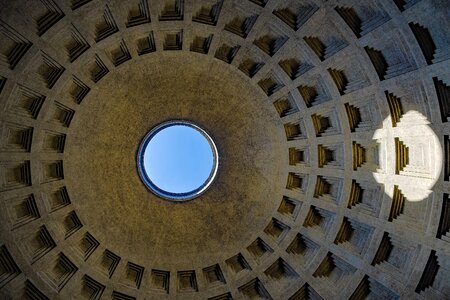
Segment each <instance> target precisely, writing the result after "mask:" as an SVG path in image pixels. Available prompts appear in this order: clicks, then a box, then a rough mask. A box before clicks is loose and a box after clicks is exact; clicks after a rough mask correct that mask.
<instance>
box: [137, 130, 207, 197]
mask: <svg viewBox="0 0 450 300" xmlns="http://www.w3.org/2000/svg"><path fill="white" fill-rule="evenodd" d="M213 164H214V156H213V153H212V150H211V146H210V145H209V143H208V140H207V139H206V138H205V137H204V136H203V134H201V133H200V132H199V131H197V130H196V129H195V128H192V127H190V126H184V125H173V126H169V127H166V128H164V129H162V130H160V131H159V132H158V133H156V135H155V136H153V137H152V139H151V140H150V142H149V143H148V145H147V148H146V149H145V151H144V168H145V171H146V173H147V175H148V177H149V178H150V179H151V180H152V182H153V183H154V184H155V185H156V186H158V187H159V188H160V189H163V190H165V191H167V192H171V193H186V192H190V191H192V190H195V189H196V188H198V187H200V186H201V185H202V184H203V183H205V181H206V180H207V179H208V177H209V175H210V174H211V169H212V167H213Z"/></svg>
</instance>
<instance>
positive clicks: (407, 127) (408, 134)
mask: <svg viewBox="0 0 450 300" xmlns="http://www.w3.org/2000/svg"><path fill="white" fill-rule="evenodd" d="M391 124H392V123H391V119H390V117H388V118H386V119H385V120H384V121H383V128H382V129H378V130H376V131H375V133H374V135H373V139H374V140H376V142H377V143H378V144H379V149H380V151H379V153H378V154H379V158H378V161H379V165H380V167H381V168H380V169H379V170H377V172H375V173H373V176H374V178H375V180H376V181H377V182H379V183H385V184H386V185H397V186H398V187H399V189H400V190H401V191H402V194H403V195H404V196H405V197H406V199H407V201H411V202H418V201H422V200H424V199H426V198H428V197H429V195H430V194H431V192H432V190H433V187H434V184H435V183H436V181H437V180H438V178H439V176H440V172H441V169H442V163H443V154H442V150H441V149H442V147H441V145H440V142H439V138H438V136H437V135H436V133H435V132H434V130H433V129H432V128H431V127H430V122H429V121H428V120H427V118H426V117H425V116H424V115H422V114H421V113H420V112H417V111H413V110H410V111H408V112H406V113H405V114H404V115H403V116H402V120H401V122H400V123H398V124H397V126H396V127H392V125H391ZM396 141H397V142H396ZM399 148H402V150H399ZM399 161H403V162H404V164H402V165H399ZM387 193H388V194H389V195H390V196H392V189H390V190H389V191H387Z"/></svg>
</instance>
